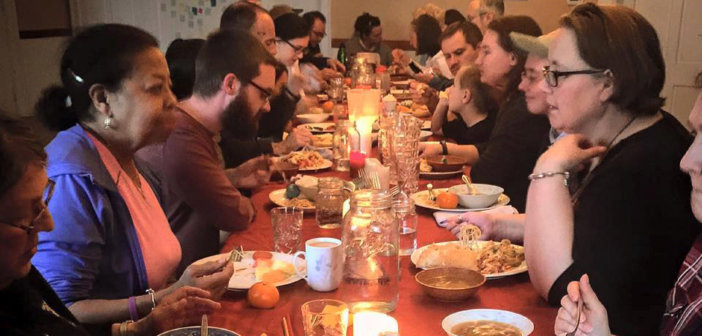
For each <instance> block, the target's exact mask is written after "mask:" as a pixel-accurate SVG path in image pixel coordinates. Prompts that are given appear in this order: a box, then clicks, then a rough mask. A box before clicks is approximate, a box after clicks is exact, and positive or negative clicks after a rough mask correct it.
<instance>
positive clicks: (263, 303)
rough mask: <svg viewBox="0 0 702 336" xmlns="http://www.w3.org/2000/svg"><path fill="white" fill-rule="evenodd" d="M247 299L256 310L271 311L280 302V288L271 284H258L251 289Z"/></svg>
mask: <svg viewBox="0 0 702 336" xmlns="http://www.w3.org/2000/svg"><path fill="white" fill-rule="evenodd" d="M246 298H247V299H248V300H249V303H250V304H251V306H253V307H255V308H262V309H270V308H273V307H275V305H276V303H278V300H280V293H279V292H278V288H276V287H275V286H273V285H271V284H270V283H267V282H257V283H255V284H254V285H253V286H251V288H249V292H248V293H247V295H246Z"/></svg>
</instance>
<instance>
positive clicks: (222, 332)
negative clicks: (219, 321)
mask: <svg viewBox="0 0 702 336" xmlns="http://www.w3.org/2000/svg"><path fill="white" fill-rule="evenodd" d="M207 333H208V335H210V336H241V335H239V334H237V333H235V332H233V331H231V330H227V329H222V328H216V327H208V328H207ZM158 336H200V326H191V327H184V328H177V329H171V330H168V331H164V332H162V333H160V334H158Z"/></svg>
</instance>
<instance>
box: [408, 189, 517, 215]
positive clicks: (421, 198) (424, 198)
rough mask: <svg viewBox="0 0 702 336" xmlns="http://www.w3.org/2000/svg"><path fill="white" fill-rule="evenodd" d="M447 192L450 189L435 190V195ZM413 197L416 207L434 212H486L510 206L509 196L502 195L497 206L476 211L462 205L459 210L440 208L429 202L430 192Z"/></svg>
mask: <svg viewBox="0 0 702 336" xmlns="http://www.w3.org/2000/svg"><path fill="white" fill-rule="evenodd" d="M446 191H448V188H439V189H434V195H439V193H441V192H446ZM411 197H412V199H413V200H414V204H415V205H416V206H420V207H422V208H427V209H432V210H439V211H451V212H467V211H484V210H490V209H493V208H496V207H498V206H501V205H507V204H509V196H507V195H505V194H502V195H500V197H499V198H497V202H495V204H493V205H491V206H489V207H487V208H475V209H467V208H464V207H461V205H460V204H459V205H458V208H455V209H444V208H440V207H439V206H437V205H436V203H434V202H432V201H430V200H429V191H428V190H423V191H418V192H416V193H414V194H412V196H411Z"/></svg>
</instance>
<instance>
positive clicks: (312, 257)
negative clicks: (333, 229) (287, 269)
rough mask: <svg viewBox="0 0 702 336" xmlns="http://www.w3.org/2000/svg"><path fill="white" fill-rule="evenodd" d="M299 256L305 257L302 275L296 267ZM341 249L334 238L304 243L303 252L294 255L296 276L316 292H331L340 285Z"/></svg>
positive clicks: (338, 242) (317, 239)
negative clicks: (305, 265) (304, 267)
mask: <svg viewBox="0 0 702 336" xmlns="http://www.w3.org/2000/svg"><path fill="white" fill-rule="evenodd" d="M301 255H304V256H305V262H306V263H307V274H306V275H305V274H302V273H301V272H300V271H299V269H300V268H299V267H298V265H297V263H298V261H299V260H301V258H299V257H300V256H301ZM342 263H343V249H342V247H341V241H340V240H339V239H335V238H326V237H322V238H313V239H310V240H308V241H306V242H305V251H304V252H303V251H299V252H296V253H295V257H294V258H293V265H294V266H295V270H296V271H297V272H298V275H299V276H301V277H304V278H305V280H307V284H308V285H309V286H310V287H311V288H312V289H314V290H316V291H318V292H328V291H333V290H335V289H336V288H337V287H339V284H340V283H341V276H342V272H343V267H342V266H343V265H342Z"/></svg>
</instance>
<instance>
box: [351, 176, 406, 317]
mask: <svg viewBox="0 0 702 336" xmlns="http://www.w3.org/2000/svg"><path fill="white" fill-rule="evenodd" d="M397 223H398V222H397V219H396V217H395V214H394V213H393V211H392V196H391V195H389V194H388V193H387V192H385V191H381V190H367V189H364V190H359V191H356V192H354V193H353V196H352V198H351V209H350V210H349V212H348V213H346V215H345V216H344V220H343V234H342V242H343V247H344V274H343V281H342V283H341V285H340V286H339V290H340V295H341V297H342V298H343V300H344V301H345V302H346V303H347V304H348V305H349V309H350V311H351V312H357V311H364V310H371V311H378V312H390V311H393V310H394V309H395V306H396V305H397V300H398V298H399V280H400V259H399V256H398V245H399V228H398V226H397Z"/></svg>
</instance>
